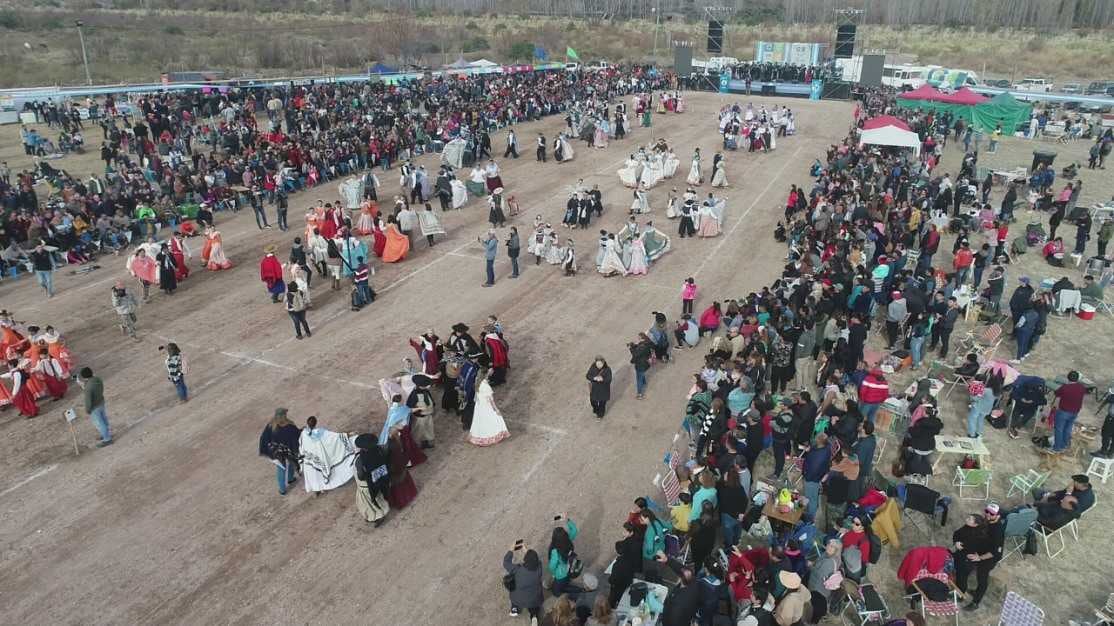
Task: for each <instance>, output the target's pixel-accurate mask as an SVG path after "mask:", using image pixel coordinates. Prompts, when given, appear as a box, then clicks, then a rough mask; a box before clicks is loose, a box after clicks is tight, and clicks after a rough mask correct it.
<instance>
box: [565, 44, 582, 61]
mask: <svg viewBox="0 0 1114 626" xmlns="http://www.w3.org/2000/svg"><path fill="white" fill-rule="evenodd" d="M565 56H566V57H568V58H570V59H572V60H574V61H579V60H580V57H579V56H578V55H577V54H576V50H573V49H572V48H569V47H568V46H566V47H565Z"/></svg>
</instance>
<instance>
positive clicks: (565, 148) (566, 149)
mask: <svg viewBox="0 0 1114 626" xmlns="http://www.w3.org/2000/svg"><path fill="white" fill-rule="evenodd" d="M557 142H558V143H560V144H561V157H562V160H561V162H562V163H565V162H568V161H571V160H573V158H574V157H575V156H576V151H574V150H573V149H572V144H571V143H570V142H569V138H568V137H566V136H565V133H561V134H560V135H558V136H557Z"/></svg>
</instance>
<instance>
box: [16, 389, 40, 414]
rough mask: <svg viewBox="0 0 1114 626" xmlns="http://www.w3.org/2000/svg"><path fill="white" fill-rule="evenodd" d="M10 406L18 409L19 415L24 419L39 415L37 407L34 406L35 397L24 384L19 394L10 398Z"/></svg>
mask: <svg viewBox="0 0 1114 626" xmlns="http://www.w3.org/2000/svg"><path fill="white" fill-rule="evenodd" d="M12 405H13V406H15V408H17V409H19V413H20V415H23V416H24V417H35V416H36V415H38V414H39V405H37V404H35V395H34V394H33V393H32V392H31V389H30V388H29V387H28V386H27V385H26V384H24V385H23V386H22V387H20V388H19V393H17V394H15V396H14V397H12Z"/></svg>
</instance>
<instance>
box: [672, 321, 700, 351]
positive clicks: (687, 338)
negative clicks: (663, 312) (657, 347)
mask: <svg viewBox="0 0 1114 626" xmlns="http://www.w3.org/2000/svg"><path fill="white" fill-rule="evenodd" d="M673 336H674V337H675V338H676V339H677V349H678V350H682V349H684V348H694V347H696V344H698V343H700V331H699V329H698V328H697V324H696V322H694V321H692V316H691V315H688V314H685V315H684V316H683V317H681V319H680V320H678V321H677V327H676V328H675V329H674V330H673Z"/></svg>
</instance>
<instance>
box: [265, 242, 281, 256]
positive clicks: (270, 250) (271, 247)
mask: <svg viewBox="0 0 1114 626" xmlns="http://www.w3.org/2000/svg"><path fill="white" fill-rule="evenodd" d="M276 250H278V246H276V245H275V244H273V243H269V244H267V245H265V246H263V253H264V254H274V253H275V251H276Z"/></svg>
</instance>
